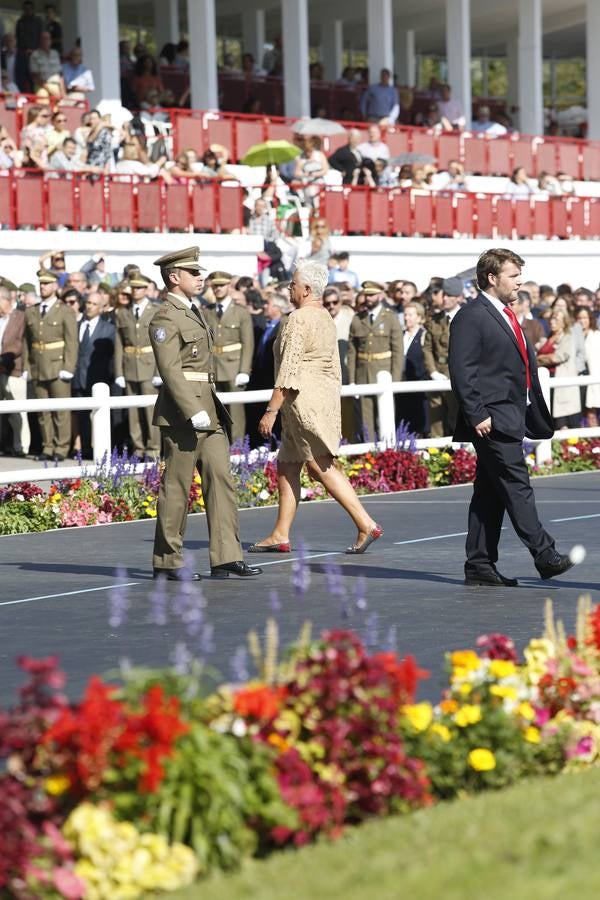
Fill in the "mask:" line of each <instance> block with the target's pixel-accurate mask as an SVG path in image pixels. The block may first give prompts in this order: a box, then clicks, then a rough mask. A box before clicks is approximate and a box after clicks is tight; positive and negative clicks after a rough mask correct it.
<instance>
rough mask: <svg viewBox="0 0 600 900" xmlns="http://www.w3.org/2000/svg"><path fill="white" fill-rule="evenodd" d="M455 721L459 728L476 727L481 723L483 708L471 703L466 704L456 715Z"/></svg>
mask: <svg viewBox="0 0 600 900" xmlns="http://www.w3.org/2000/svg"><path fill="white" fill-rule="evenodd" d="M454 721H455V722H456V724H457V725H458V727H459V728H466V727H467V725H476V724H477V722H480V721H481V707H480V706H477V705H475V704H471V703H465V705H464V706H461V708H460V709H459V710H458V712H456V713H455V714H454Z"/></svg>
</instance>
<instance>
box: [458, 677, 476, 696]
mask: <svg viewBox="0 0 600 900" xmlns="http://www.w3.org/2000/svg"><path fill="white" fill-rule="evenodd" d="M472 690H473V685H472V684H469V683H468V682H467V681H464V682H463V683H462V684H461V686H460V687H459V689H458V693H459V694H460V695H461V696H462V697H468V696H469V694H470V693H471V691H472Z"/></svg>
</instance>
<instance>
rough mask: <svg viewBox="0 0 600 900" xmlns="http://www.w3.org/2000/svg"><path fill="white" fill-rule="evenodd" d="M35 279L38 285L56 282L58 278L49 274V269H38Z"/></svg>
mask: <svg viewBox="0 0 600 900" xmlns="http://www.w3.org/2000/svg"><path fill="white" fill-rule="evenodd" d="M37 279H38V281H39V283H40V284H51V283H52V282H53V281H57V280H58V276H57V275H55V274H54V272H51V271H50V269H38V271H37Z"/></svg>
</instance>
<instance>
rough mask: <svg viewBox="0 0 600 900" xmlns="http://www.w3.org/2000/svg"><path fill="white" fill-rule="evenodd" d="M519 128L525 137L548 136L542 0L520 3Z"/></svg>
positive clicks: (525, 0) (521, 0) (524, 0)
mask: <svg viewBox="0 0 600 900" xmlns="http://www.w3.org/2000/svg"><path fill="white" fill-rule="evenodd" d="M592 5H593V4H592ZM588 84H589V73H588ZM519 125H520V130H521V131H522V132H523V134H543V133H544V83H543V75H542V0H519Z"/></svg>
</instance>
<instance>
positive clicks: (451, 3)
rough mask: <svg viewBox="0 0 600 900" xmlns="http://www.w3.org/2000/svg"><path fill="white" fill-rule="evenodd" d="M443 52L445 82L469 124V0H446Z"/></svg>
mask: <svg viewBox="0 0 600 900" xmlns="http://www.w3.org/2000/svg"><path fill="white" fill-rule="evenodd" d="M446 56H447V59H448V84H449V85H450V87H451V88H452V96H453V97H454V98H455V100H458V101H459V102H460V104H461V106H462V108H463V113H464V115H465V118H466V122H467V128H468V127H469V125H470V124H471V9H470V0H446Z"/></svg>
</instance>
